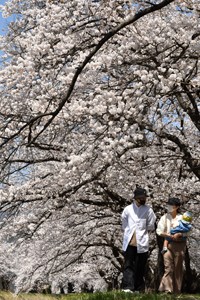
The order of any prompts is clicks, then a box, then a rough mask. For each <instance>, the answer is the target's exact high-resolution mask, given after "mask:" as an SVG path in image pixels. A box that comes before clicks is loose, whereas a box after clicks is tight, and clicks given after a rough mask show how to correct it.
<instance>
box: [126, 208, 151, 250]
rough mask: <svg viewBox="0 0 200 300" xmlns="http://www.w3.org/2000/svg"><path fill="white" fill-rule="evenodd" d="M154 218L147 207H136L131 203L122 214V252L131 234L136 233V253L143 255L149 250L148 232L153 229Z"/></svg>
mask: <svg viewBox="0 0 200 300" xmlns="http://www.w3.org/2000/svg"><path fill="white" fill-rule="evenodd" d="M155 220H156V216H155V214H154V212H153V210H152V208H151V207H150V206H148V205H141V206H137V205H136V204H135V203H132V204H130V205H128V206H126V207H125V209H124V210H123V212H122V229H123V230H124V237H123V248H122V249H123V251H126V249H127V247H128V244H129V242H130V240H131V238H132V235H133V233H134V232H135V233H136V240H137V252H138V253H144V252H147V251H148V250H149V235H148V230H154V229H155V225H154V224H155Z"/></svg>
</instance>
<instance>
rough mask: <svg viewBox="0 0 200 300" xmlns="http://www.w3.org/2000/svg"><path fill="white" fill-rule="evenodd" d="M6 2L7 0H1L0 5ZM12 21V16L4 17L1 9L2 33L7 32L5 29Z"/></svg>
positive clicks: (0, 24)
mask: <svg viewBox="0 0 200 300" xmlns="http://www.w3.org/2000/svg"><path fill="white" fill-rule="evenodd" d="M5 2H6V0H0V5H3V4H4V3H5ZM9 21H10V18H9V19H5V18H2V13H1V11H0V34H1V35H2V34H5V30H6V28H7V25H8V23H9Z"/></svg>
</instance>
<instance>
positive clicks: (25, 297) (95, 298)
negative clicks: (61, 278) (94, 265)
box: [0, 291, 200, 300]
mask: <svg viewBox="0 0 200 300" xmlns="http://www.w3.org/2000/svg"><path fill="white" fill-rule="evenodd" d="M174 299H179V300H200V295H188V294H185V295H176V296H175V295H166V294H139V295H138V294H137V295H136V294H130V293H123V292H107V293H94V294H68V295H43V294H20V295H15V294H12V293H10V292H4V291H0V300H174Z"/></svg>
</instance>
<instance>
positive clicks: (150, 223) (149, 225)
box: [147, 208, 156, 231]
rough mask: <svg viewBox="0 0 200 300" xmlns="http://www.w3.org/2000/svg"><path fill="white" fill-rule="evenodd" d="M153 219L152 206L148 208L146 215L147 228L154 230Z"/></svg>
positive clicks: (154, 216) (154, 218)
mask: <svg viewBox="0 0 200 300" xmlns="http://www.w3.org/2000/svg"><path fill="white" fill-rule="evenodd" d="M155 221H156V215H155V214H154V211H153V209H152V208H150V209H149V212H148V216H147V230H151V231H152V230H154V229H155Z"/></svg>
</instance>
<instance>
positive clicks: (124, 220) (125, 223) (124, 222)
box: [121, 207, 128, 230]
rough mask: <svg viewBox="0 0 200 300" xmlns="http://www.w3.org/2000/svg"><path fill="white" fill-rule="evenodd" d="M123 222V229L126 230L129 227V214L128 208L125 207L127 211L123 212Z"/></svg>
mask: <svg viewBox="0 0 200 300" xmlns="http://www.w3.org/2000/svg"><path fill="white" fill-rule="evenodd" d="M121 220H122V229H123V230H125V228H126V227H127V225H128V212H127V208H126V207H125V209H124V210H123V212H122V216H121Z"/></svg>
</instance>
